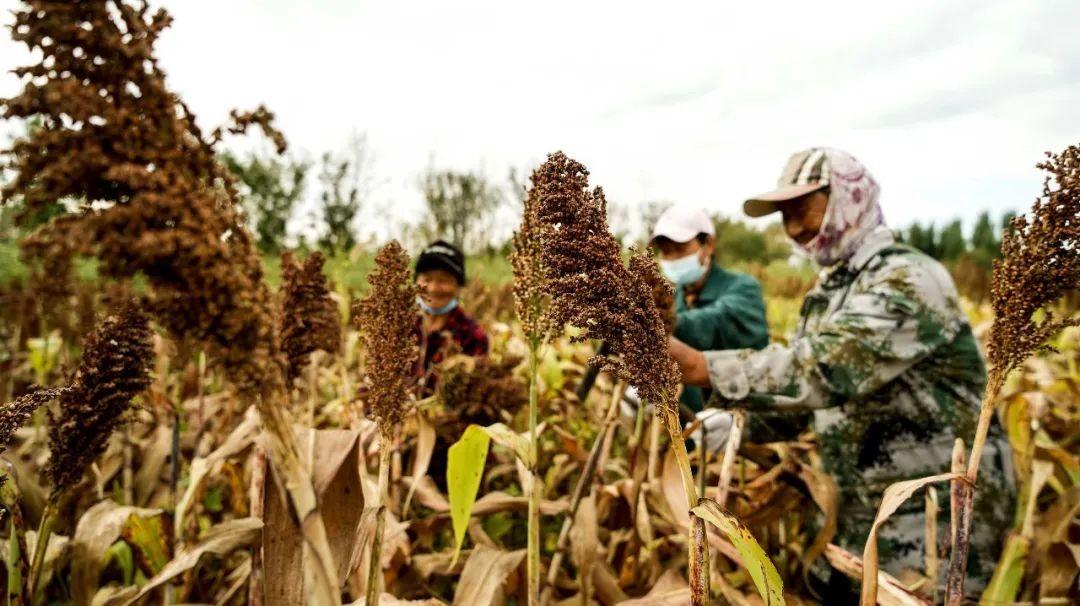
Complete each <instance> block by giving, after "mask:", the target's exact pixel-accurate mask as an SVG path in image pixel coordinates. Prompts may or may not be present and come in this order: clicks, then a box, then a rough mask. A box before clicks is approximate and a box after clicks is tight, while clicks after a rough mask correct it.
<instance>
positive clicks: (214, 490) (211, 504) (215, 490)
mask: <svg viewBox="0 0 1080 606" xmlns="http://www.w3.org/2000/svg"><path fill="white" fill-rule="evenodd" d="M222 488H223V487H222V486H221V485H220V484H215V485H214V486H211V487H210V489H209V490H207V491H206V494H204V495H203V507H206V509H207V511H213V512H214V513H217V512H219V511H221V509H222V505H221V491H222Z"/></svg>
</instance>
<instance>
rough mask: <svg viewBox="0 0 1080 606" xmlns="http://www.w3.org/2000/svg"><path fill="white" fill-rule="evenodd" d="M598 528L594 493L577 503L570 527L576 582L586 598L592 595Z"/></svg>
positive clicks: (571, 554)
mask: <svg viewBox="0 0 1080 606" xmlns="http://www.w3.org/2000/svg"><path fill="white" fill-rule="evenodd" d="M599 534H600V529H599V524H598V523H597V520H596V493H595V492H593V493H591V494H589V495H588V496H586V497H585V498H583V499H582V500H581V503H579V504H578V510H577V514H576V515H575V516H574V525H573V526H572V527H571V529H570V547H571V550H570V556H571V560H572V561H573V562H574V565H575V566H577V568H578V582H579V583H580V584H581V592H582V593H583V594H585V598H586V599H588V598H589V597H590V596H591V595H592V591H591V590H590V585H591V583H590V581H591V580H592V574H593V566H594V565H595V564H596V552H597V550H598V549H599V547H600V537H599Z"/></svg>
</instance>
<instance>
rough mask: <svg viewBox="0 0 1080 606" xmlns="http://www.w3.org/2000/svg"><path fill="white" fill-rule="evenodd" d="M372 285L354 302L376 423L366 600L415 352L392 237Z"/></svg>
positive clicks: (374, 590) (375, 595)
mask: <svg viewBox="0 0 1080 606" xmlns="http://www.w3.org/2000/svg"><path fill="white" fill-rule="evenodd" d="M368 283H369V284H370V285H371V290H370V292H369V293H368V296H367V297H366V298H364V299H363V300H361V301H358V302H357V304H356V321H357V323H358V324H359V326H360V330H361V332H360V337H361V339H363V341H364V345H365V347H366V348H367V350H368V369H367V370H368V372H367V375H366V376H365V377H364V379H365V381H366V383H367V387H368V394H367V400H366V401H367V405H368V410H367V411H365V412H366V413H369V414H370V415H371V416H372V417H373V418H374V419H375V421H376V422H377V423H378V426H379V500H380V505H379V510H378V513H377V514H376V515H377V522H376V532H375V541H374V544H373V545H372V549H371V556H370V558H371V562H370V567H369V569H368V587H367V604H368V605H369V606H377V605H378V603H379V593H380V592H379V578H380V575H381V572H382V533H383V527H384V524H385V521H384V517H385V515H386V514H385V512H386V509H387V508H388V506H389V496H388V490H387V484H388V478H389V474H390V451H391V445H392V443H393V437H394V430H395V429H396V428H397V426H398V425H399V424H400V423H401V419H402V417H403V416H404V414H405V408H406V404H407V402H408V398H409V389H408V388H409V383H410V381H411V379H412V377H413V376H414V369H415V364H416V360H417V358H418V352H417V347H416V343H415V340H414V337H413V330H414V327H415V325H416V313H417V309H416V287H415V285H413V284H412V282H410V280H409V257H408V255H406V254H405V251H404V250H403V249H402V248H401V245H400V244H398V243H397V241H393V240H392V241H391V242H390V243H389V244H387V245H386V246H384V247H383V248H382V249H380V250H379V252H378V254H376V255H375V270H374V271H372V272H371V274H370V275H369V276H368Z"/></svg>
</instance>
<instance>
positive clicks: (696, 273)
mask: <svg viewBox="0 0 1080 606" xmlns="http://www.w3.org/2000/svg"><path fill="white" fill-rule="evenodd" d="M660 271H662V272H664V276H665V277H667V279H668V280H670V281H671V282H673V283H675V284H676V285H678V286H689V285H691V284H693V283H694V282H697V281H698V280H700V279H701V276H704V275H705V266H704V265H702V264H701V261H700V260H699V259H698V255H697V253H693V254H689V255H687V256H685V257H683V258H681V259H675V260H674V261H660Z"/></svg>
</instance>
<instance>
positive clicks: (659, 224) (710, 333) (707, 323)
mask: <svg viewBox="0 0 1080 606" xmlns="http://www.w3.org/2000/svg"><path fill="white" fill-rule="evenodd" d="M715 242H716V229H715V227H714V226H713V222H712V220H711V219H710V218H709V215H707V214H706V213H705V211H703V210H701V209H698V208H689V207H685V206H673V207H672V208H669V209H668V210H667V211H665V212H664V213H663V214H662V215H660V218H659V219H658V220H657V221H656V226H655V227H654V228H653V232H652V238H651V239H650V241H649V245H650V247H652V248H653V250H655V251H656V253H657V255H658V257H659V264H660V270H661V271H662V272H663V274H664V276H665V277H666V278H667V279H668V280H669V281H670V282H671V283H672V284H673V285H674V286H675V333H674V335H675V337H676V338H677V339H679V340H680V341H682V342H684V343H688V344H693V346H694V347H696V348H699V349H705V350H708V349H715V348H732V347H733V348H739V349H761V348H763V347H765V346H766V345H768V344H769V329H768V326H767V324H766V322H765V301H764V299H762V294H761V285H760V284H758V281H757V280H756V279H754V278H753V277H752V276H749V275H747V274H744V273H740V272H734V271H728V270H726V269H724V268H722V267H720V265H719V264H718V263H717V262H716V260H715V255H714V252H715ZM710 392H711V390H707V389H702V388H701V387H697V386H694V385H686V386H685V387H684V389H683V392H682V395H681V396H680V401H681V402H682V403H683V404H684V405H686V407H687V408H689V409H690V410H692V411H694V413H695V414H697V416H698V418H700V419H701V420H702V425H703V429H704V432H702V430H701V429H699V430H698V432H697V433H696V434H695V435H696V437H697V439H698V440H701V439H704V441H705V446H706V448H708V449H710V450H714V451H715V450H718V449H720V448H722V447H723V442H724V439H723V438H724V437H725V436H726V435H727V430H728V428H729V427H730V425H731V416H730V414H729V413H727V412H725V411H722V410H718V409H716V408H708V409H707V408H705V402H706V400H708V399H709V395H710ZM625 399H626V400H627V404H628V405H627V406H624V407H623V409H624V414H626V415H631V414H633V412H634V410H635V408H636V406H637V405H638V403H637V402H636V394H635V393H633V392H632V391H631V392H630V393H629V394H628V395H627V396H626V398H625Z"/></svg>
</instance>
